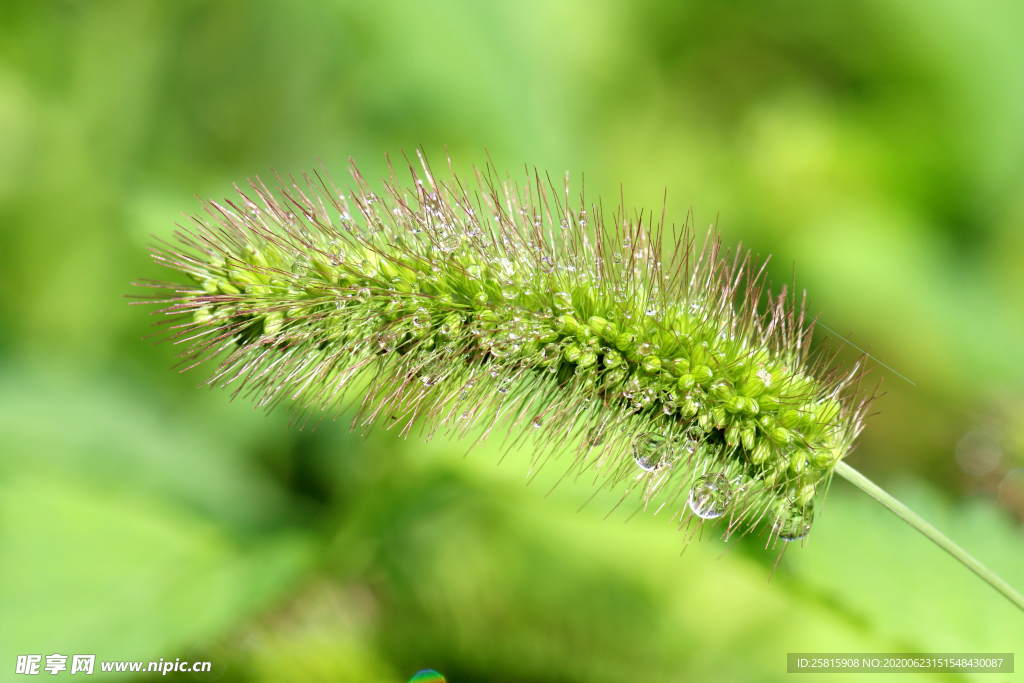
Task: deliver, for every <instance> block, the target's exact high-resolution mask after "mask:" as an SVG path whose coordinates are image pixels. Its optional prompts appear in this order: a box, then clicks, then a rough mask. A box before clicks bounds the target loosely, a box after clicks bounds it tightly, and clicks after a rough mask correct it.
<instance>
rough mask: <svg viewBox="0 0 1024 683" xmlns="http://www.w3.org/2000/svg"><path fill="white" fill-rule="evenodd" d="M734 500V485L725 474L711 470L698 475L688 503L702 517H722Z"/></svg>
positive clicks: (694, 512) (691, 488)
mask: <svg viewBox="0 0 1024 683" xmlns="http://www.w3.org/2000/svg"><path fill="white" fill-rule="evenodd" d="M731 502H732V487H731V486H730V485H729V480H728V479H726V478H725V475H724V474H721V473H719V472H711V473H708V474H705V475H703V476H700V477H697V479H696V480H695V481H694V482H693V486H691V487H690V495H689V497H687V499H686V504H687V505H689V506H690V509H691V510H693V514H695V515H697V516H698V517H700V518H701V519H714V518H716V517H721V516H722V515H723V514H725V511H726V510H727V509H729V503H731Z"/></svg>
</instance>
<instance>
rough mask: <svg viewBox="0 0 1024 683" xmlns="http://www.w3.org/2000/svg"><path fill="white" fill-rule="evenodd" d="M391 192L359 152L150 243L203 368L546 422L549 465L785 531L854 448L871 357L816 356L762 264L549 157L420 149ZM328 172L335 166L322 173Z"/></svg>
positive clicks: (465, 423) (239, 387) (329, 401)
mask: <svg viewBox="0 0 1024 683" xmlns="http://www.w3.org/2000/svg"><path fill="white" fill-rule="evenodd" d="M420 162H421V169H422V170H417V169H415V168H413V167H411V166H410V169H409V170H410V174H411V183H410V184H409V185H408V186H403V185H401V184H400V181H399V178H398V177H397V175H396V173H395V172H394V170H393V169H392V171H391V174H390V177H389V179H388V180H387V182H386V183H385V184H384V190H385V191H384V193H383V194H381V195H378V194H375V193H374V192H373V191H372V190H371V189H370V187H369V186H368V185H367V183H366V182H365V180H364V179H363V177H362V176H361V175H360V174H359V172H358V170H357V169H356V168H355V167H354V166H353V168H352V175H353V177H354V179H355V186H356V189H355V190H349V191H346V192H342V191H340V190H339V189H338V188H336V187H334V185H333V182H328V183H324V182H323V181H322V180H321V178H320V176H319V174H317V175H316V178H315V179H313V178H310V177H309V176H305V185H304V187H302V188H300V187H299V185H297V184H295V182H294V181H293V182H292V184H291V186H290V187H287V186H284V184H283V183H282V187H281V188H280V194H281V195H282V196H283V199H279V198H275V196H274V195H272V193H271V192H270V191H269V190H268V189H267V188H266V187H265V186H264V185H263V184H262V183H259V182H257V183H254V184H251V187H252V191H251V192H249V193H248V194H246V193H243V192H241V191H239V195H240V196H239V198H238V199H236V200H235V201H225V203H223V204H220V203H217V202H213V201H211V202H209V203H207V204H206V205H205V206H206V210H207V212H208V214H209V218H206V219H203V218H198V217H197V218H195V219H194V225H193V226H192V228H191V230H184V229H183V230H181V231H180V232H178V234H177V237H178V240H179V241H180V243H181V245H182V247H175V248H171V247H169V248H167V249H166V250H157V251H156V252H155V259H156V260H157V261H158V262H159V263H161V264H163V265H165V266H167V267H169V268H172V269H174V270H177V271H181V272H182V273H184V274H185V275H187V276H188V277H189V278H191V280H192V281H193V282H194V285H192V286H189V287H182V286H181V285H178V284H168V283H153V282H144V283H137V284H141V285H143V286H149V287H156V288H158V289H164V290H166V291H168V292H169V296H170V298H169V299H167V298H166V297H165V298H163V303H165V304H168V305H167V306H166V307H165V308H163V309H162V310H160V311H159V313H162V314H166V315H170V316H175V320H176V324H175V325H174V327H173V332H172V335H171V336H172V338H173V340H174V342H175V343H177V344H182V345H183V346H184V351H183V352H182V354H181V356H182V357H183V358H184V359H186V360H185V363H187V364H188V366H189V367H192V366H194V365H197V364H199V363H200V362H202V361H203V360H206V359H211V358H214V357H216V358H217V359H219V364H218V365H217V369H216V371H215V372H214V374H213V376H212V377H211V378H210V379H209V380H207V383H208V384H221V385H222V386H229V385H231V386H234V387H236V390H235V393H236V394H237V393H240V392H242V391H245V392H246V393H247V394H248V395H250V396H252V397H253V398H254V399H255V400H256V401H257V402H258V404H259V405H261V406H266V407H270V406H273V405H274V404H276V403H277V402H279V401H282V400H287V401H291V402H293V404H294V406H296V414H297V415H298V416H299V417H300V418H301V419H303V420H306V419H308V418H309V417H310V416H311V415H313V414H315V413H320V414H322V415H323V414H335V415H336V414H337V413H338V412H339V411H340V410H341V409H342V408H343V407H345V405H346V404H345V403H344V398H345V397H346V396H349V397H350V398H353V399H354V401H353V402H352V403H353V405H354V406H355V408H356V410H357V413H356V417H355V421H354V423H353V424H354V425H360V426H363V427H364V428H370V427H371V426H373V425H374V424H377V423H378V422H383V423H384V424H387V425H390V426H395V425H397V426H399V427H400V429H401V430H402V432H403V433H407V432H408V430H409V429H410V427H411V426H412V424H413V422H414V420H416V419H417V418H419V417H422V418H423V419H424V425H425V430H426V433H427V437H428V438H429V437H430V436H432V435H434V434H435V433H436V432H437V431H438V430H439V429H440V430H443V431H444V432H446V433H452V434H455V435H457V436H460V437H461V436H465V435H467V434H468V433H469V432H470V431H471V430H472V429H473V428H474V427H478V426H479V427H482V428H483V432H482V433H483V438H486V437H487V436H488V435H491V434H492V433H493V432H494V431H495V430H501V432H502V434H501V438H510V443H511V445H515V444H516V443H518V442H519V440H521V439H525V438H531V437H532V440H533V442H534V444H535V447H536V449H537V458H538V459H539V458H540V457H541V456H542V455H543V454H544V452H545V451H551V450H559V449H560V448H561V447H562V446H563V444H578V445H576V446H575V457H574V458H573V460H572V463H571V465H570V469H571V471H573V472H575V473H577V474H582V473H593V474H594V475H595V477H596V478H598V479H602V478H603V480H604V482H605V483H606V484H610V485H624V486H625V488H626V491H627V494H628V493H629V492H631V491H637V492H638V493H639V495H640V497H641V498H642V501H643V505H644V506H645V507H646V506H647V505H649V504H650V503H652V501H655V500H656V499H658V498H660V499H661V502H660V503H658V505H659V507H658V508H657V509H659V510H660V509H661V507H660V506H661V505H665V504H668V505H669V506H670V509H672V510H673V515H678V518H679V520H680V524H681V525H683V524H687V523H689V522H691V521H694V520H696V521H697V522H699V523H703V522H705V521H710V520H724V521H725V523H726V531H725V535H726V536H728V535H729V534H731V533H733V531H735V530H737V529H739V530H742V531H746V530H749V529H751V528H753V527H754V526H756V525H759V524H763V525H765V526H767V527H769V528H770V529H771V533H772V535H774V536H775V537H778V538H781V539H783V540H786V541H790V540H797V539H800V538H802V537H803V536H804V535H805V534H806V533H807V531H808V530H809V529H810V525H811V520H812V515H813V504H814V499H815V496H816V494H818V493H819V492H820V491H821V490H822V489H823V488H824V487H825V485H826V484H827V482H828V480H829V477H830V475H831V473H832V471H833V468H834V466H835V465H836V463H837V462H839V460H840V459H841V458H843V457H844V456H845V455H846V454H847V453H848V452H849V451H850V449H851V447H852V446H853V443H854V440H855V439H856V437H857V435H858V433H859V432H860V430H861V427H862V424H863V418H864V415H865V411H866V409H867V406H868V404H869V403H870V400H871V399H870V397H860V392H859V390H858V389H857V385H858V381H859V378H860V376H861V374H862V370H863V363H862V362H861V363H857V365H856V366H855V367H854V368H853V369H852V370H851V371H847V372H844V373H840V372H838V371H837V370H836V369H828V367H829V365H830V363H831V360H832V359H831V358H825V357H824V354H823V353H821V352H817V353H815V354H814V358H816V359H817V360H816V361H815V362H811V356H809V343H810V339H811V332H812V329H813V323H812V322H809V321H806V320H805V315H804V304H803V302H801V303H800V304H797V303H796V301H795V296H788V295H787V288H786V287H783V288H782V289H781V291H780V292H779V293H777V294H772V292H771V289H770V287H768V286H767V285H766V283H765V281H764V263H760V264H759V263H758V262H757V260H756V259H753V258H751V256H750V254H749V252H747V253H741V252H740V251H737V252H736V253H735V254H733V255H730V254H729V252H728V251H725V252H723V250H722V247H721V242H720V240H719V238H718V237H717V235H714V234H709V238H708V239H707V240H706V241H705V243H704V245H703V247H702V248H701V249H700V250H699V251H698V250H697V249H696V248H695V243H694V240H693V238H692V236H691V232H690V230H689V228H688V226H687V227H684V228H683V229H682V230H680V231H678V233H676V234H675V235H674V236H670V235H668V234H667V233H666V231H665V229H664V225H657V226H653V227H652V226H650V225H649V223H648V224H645V223H644V220H643V214H640V216H639V217H630V216H629V215H628V214H627V213H626V211H625V210H624V208H620V209H619V210H618V211H617V212H616V213H615V214H614V215H613V216H612V217H611V220H610V221H606V220H605V216H604V214H603V212H602V210H601V208H600V204H598V205H591V206H589V207H588V206H587V205H586V204H585V203H584V200H583V197H582V195H581V196H580V198H579V208H578V209H573V208H571V206H570V205H571V203H572V200H571V198H570V193H569V188H568V179H567V180H566V184H565V188H564V190H562V191H560V190H559V189H558V188H556V187H555V186H554V185H553V184H544V183H542V182H541V180H540V177H539V176H538V175H537V174H536V173H535V174H534V176H533V177H532V178H531V177H529V176H527V178H526V182H525V183H524V184H523V185H521V186H516V185H514V184H513V183H512V181H511V180H509V181H506V182H503V183H499V182H497V181H496V180H495V178H496V177H497V174H496V172H495V170H494V169H493V168H492V167H490V166H488V167H487V168H485V169H484V170H482V171H479V170H478V171H477V180H478V182H479V188H480V189H479V192H477V193H469V192H467V191H466V190H465V189H463V186H462V184H461V183H460V182H459V180H458V179H457V178H455V177H454V175H451V177H450V178H449V179H446V180H444V181H441V180H439V179H437V178H436V177H435V175H434V174H433V172H432V171H431V168H430V166H429V165H428V164H427V163H426V161H425V160H424V159H423V158H422V156H421V157H420ZM328 180H329V179H328Z"/></svg>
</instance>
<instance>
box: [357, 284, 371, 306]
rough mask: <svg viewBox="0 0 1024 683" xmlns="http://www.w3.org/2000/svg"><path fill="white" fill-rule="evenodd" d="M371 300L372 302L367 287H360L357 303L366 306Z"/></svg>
mask: <svg viewBox="0 0 1024 683" xmlns="http://www.w3.org/2000/svg"><path fill="white" fill-rule="evenodd" d="M369 300H370V290H369V289H367V288H366V287H360V288H359V289H358V290H357V291H356V301H358V302H359V303H363V304H365V303H366V302H367V301H369Z"/></svg>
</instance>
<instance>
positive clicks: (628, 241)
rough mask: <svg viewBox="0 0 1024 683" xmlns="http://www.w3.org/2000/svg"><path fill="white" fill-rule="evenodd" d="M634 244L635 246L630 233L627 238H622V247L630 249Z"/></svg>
mask: <svg viewBox="0 0 1024 683" xmlns="http://www.w3.org/2000/svg"><path fill="white" fill-rule="evenodd" d="M632 246H633V240H632V238H631V237H630V236H629V235H626V238H625V239H623V240H622V248H623V249H629V248H630V247H632Z"/></svg>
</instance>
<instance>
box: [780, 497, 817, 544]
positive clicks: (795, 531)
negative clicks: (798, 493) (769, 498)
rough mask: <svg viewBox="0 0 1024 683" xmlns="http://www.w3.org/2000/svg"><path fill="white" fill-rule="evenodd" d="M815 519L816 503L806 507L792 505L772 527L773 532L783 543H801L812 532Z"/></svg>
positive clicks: (810, 502)
mask: <svg viewBox="0 0 1024 683" xmlns="http://www.w3.org/2000/svg"><path fill="white" fill-rule="evenodd" d="M813 519H814V501H808V502H807V504H806V505H799V504H797V503H790V504H789V505H788V506H787V507H786V509H785V510H783V511H782V512H781V513H780V514H779V517H778V518H777V519H776V520H775V524H774V525H773V526H772V531H774V532H775V533H776V535H778V537H779V538H781V539H782V540H783V541H787V542H788V541H799V540H800V539H801V538H803V537H804V536H806V535H807V534H808V532H810V530H811V522H812V521H813Z"/></svg>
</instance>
